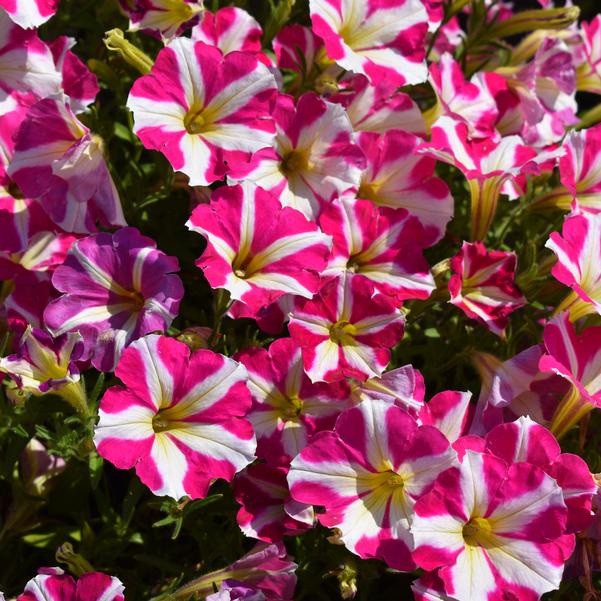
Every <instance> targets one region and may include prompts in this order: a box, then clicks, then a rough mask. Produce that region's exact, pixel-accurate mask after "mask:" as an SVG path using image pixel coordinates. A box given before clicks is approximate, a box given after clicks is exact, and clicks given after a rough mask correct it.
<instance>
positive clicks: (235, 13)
mask: <svg viewBox="0 0 601 601" xmlns="http://www.w3.org/2000/svg"><path fill="white" fill-rule="evenodd" d="M262 35H263V30H262V29H261V26H260V25H259V23H258V22H257V20H256V19H255V18H254V17H251V15H249V14H248V13H247V12H246V11H245V10H243V9H241V8H237V7H235V6H227V7H225V8H220V9H219V10H218V11H217V12H215V13H212V12H211V11H208V10H205V11H204V12H203V14H202V17H201V19H200V22H199V23H198V25H196V26H195V27H194V28H193V29H192V33H191V37H192V39H193V40H194V41H200V42H204V43H205V44H209V45H210V46H216V47H217V48H219V50H221V52H223V54H228V53H229V52H234V51H236V50H241V51H243V52H251V53H253V54H256V53H259V52H261V36H262Z"/></svg>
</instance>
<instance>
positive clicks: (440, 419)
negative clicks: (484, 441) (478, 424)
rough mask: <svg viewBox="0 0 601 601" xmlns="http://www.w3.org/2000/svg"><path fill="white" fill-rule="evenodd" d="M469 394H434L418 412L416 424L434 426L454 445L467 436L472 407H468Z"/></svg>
mask: <svg viewBox="0 0 601 601" xmlns="http://www.w3.org/2000/svg"><path fill="white" fill-rule="evenodd" d="M471 398H472V393H471V392H460V391H458V390H444V391H443V392H439V393H438V394H435V395H434V396H433V397H432V398H431V399H430V400H429V401H428V402H427V403H424V404H423V405H422V407H421V409H420V411H419V418H418V422H419V423H420V424H422V425H426V426H434V427H435V428H436V429H437V430H439V431H440V432H442V433H443V434H444V435H445V436H446V438H447V440H449V441H450V442H452V443H454V442H455V441H457V440H458V439H459V438H460V437H461V436H463V435H465V434H467V432H468V429H469V426H470V422H471V418H472V415H473V409H474V408H473V406H472V405H470V400H471Z"/></svg>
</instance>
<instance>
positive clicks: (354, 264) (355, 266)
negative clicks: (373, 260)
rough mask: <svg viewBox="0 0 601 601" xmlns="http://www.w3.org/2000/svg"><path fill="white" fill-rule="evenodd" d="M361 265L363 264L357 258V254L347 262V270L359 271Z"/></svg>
mask: <svg viewBox="0 0 601 601" xmlns="http://www.w3.org/2000/svg"><path fill="white" fill-rule="evenodd" d="M360 267H361V264H360V263H359V261H358V260H357V256H356V255H353V256H351V257H349V260H348V261H347V263H346V269H347V271H350V272H351V273H357V272H358V271H359V269H360Z"/></svg>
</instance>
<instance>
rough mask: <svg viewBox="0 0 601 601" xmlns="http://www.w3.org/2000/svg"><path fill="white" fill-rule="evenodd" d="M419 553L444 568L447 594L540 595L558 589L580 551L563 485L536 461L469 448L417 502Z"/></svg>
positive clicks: (471, 599)
mask: <svg viewBox="0 0 601 601" xmlns="http://www.w3.org/2000/svg"><path fill="white" fill-rule="evenodd" d="M414 511H415V515H414V518H413V523H412V526H411V532H412V534H413V537H414V539H415V551H414V552H413V558H414V560H415V562H416V563H417V564H418V566H420V567H422V568H424V569H425V570H435V569H437V568H439V570H438V575H439V576H440V578H441V579H442V580H443V582H444V587H445V591H446V593H447V595H449V596H450V597H452V598H453V599H456V600H457V601H488V600H490V599H492V598H497V596H498V598H499V599H500V598H501V594H502V593H504V594H505V595H508V594H513V595H514V596H515V597H516V598H518V599H529V600H530V599H532V600H534V599H538V598H539V596H540V595H542V594H543V593H545V592H547V591H550V590H553V589H555V588H557V587H558V586H559V583H560V582H561V576H562V572H563V565H564V563H565V561H566V560H567V559H568V557H569V556H570V554H571V552H572V550H573V548H574V536H573V535H566V534H565V531H566V530H565V528H566V515H567V510H566V506H565V503H564V500H563V496H562V492H561V488H560V487H559V486H558V485H557V482H556V481H555V480H554V479H553V478H551V477H550V476H548V475H547V474H545V472H544V471H543V470H541V469H540V468H538V467H536V466H534V465H531V464H529V463H523V462H519V463H512V464H507V463H506V462H505V461H503V460H502V459H499V458H498V457H495V456H493V455H489V454H480V453H476V452H474V451H470V450H468V451H466V453H465V455H464V456H463V459H462V462H461V464H460V466H459V467H458V468H457V467H453V468H451V469H449V470H447V471H446V472H443V473H442V474H441V475H440V476H439V477H438V479H437V481H436V483H435V484H434V488H433V489H432V491H431V492H429V493H427V494H426V495H424V496H422V497H421V498H420V499H419V500H418V501H417V503H416V504H415V508H414Z"/></svg>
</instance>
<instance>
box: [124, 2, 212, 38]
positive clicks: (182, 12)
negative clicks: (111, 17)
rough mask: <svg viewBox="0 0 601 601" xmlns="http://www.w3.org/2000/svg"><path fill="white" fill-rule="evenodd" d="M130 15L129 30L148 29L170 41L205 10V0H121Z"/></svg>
mask: <svg viewBox="0 0 601 601" xmlns="http://www.w3.org/2000/svg"><path fill="white" fill-rule="evenodd" d="M119 2H120V4H121V7H122V8H123V10H124V12H125V13H126V14H127V15H128V16H129V18H130V21H129V31H140V30H148V31H151V32H155V33H157V34H159V35H160V37H161V38H162V39H163V40H164V41H168V40H170V39H171V38H173V37H174V36H176V35H177V34H178V33H181V32H182V31H183V30H184V29H186V26H187V25H189V24H191V22H193V20H194V19H195V18H196V17H198V15H200V14H201V13H202V11H203V4H204V3H203V0H133V2H132V1H131V0H119Z"/></svg>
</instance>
